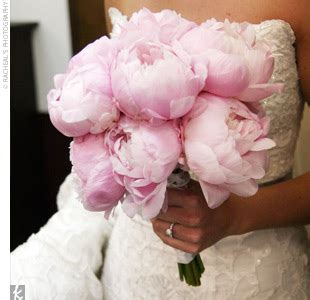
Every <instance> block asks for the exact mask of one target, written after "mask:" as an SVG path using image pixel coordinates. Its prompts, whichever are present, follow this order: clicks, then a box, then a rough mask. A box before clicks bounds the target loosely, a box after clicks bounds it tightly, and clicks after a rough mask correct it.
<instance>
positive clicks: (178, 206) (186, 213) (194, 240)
mask: <svg viewBox="0 0 310 300" xmlns="http://www.w3.org/2000/svg"><path fill="white" fill-rule="evenodd" d="M167 193H168V210H167V212H166V213H160V214H159V215H158V216H156V217H155V218H153V219H152V220H151V222H152V224H153V230H154V232H155V233H156V234H157V235H158V236H159V237H160V239H161V240H162V241H163V242H164V243H165V244H167V245H169V246H171V247H174V248H177V249H180V250H182V251H185V252H188V253H193V254H198V253H199V252H201V251H202V250H204V249H206V248H208V247H210V246H212V245H213V244H215V243H216V242H217V241H219V240H220V239H222V238H224V237H225V236H228V235H232V234H235V224H234V222H235V220H234V218H233V214H232V210H231V208H230V207H229V205H227V204H226V203H227V202H228V201H226V202H225V203H224V204H222V205H221V206H220V207H218V208H216V209H210V208H209V207H208V205H207V203H206V200H205V198H204V196H203V194H202V192H201V189H200V186H199V184H198V183H197V182H192V183H191V185H190V188H188V189H184V190H178V189H167ZM172 222H173V223H175V225H174V227H173V236H174V238H171V237H169V236H167V235H166V229H167V228H169V226H170V224H171V223H172Z"/></svg>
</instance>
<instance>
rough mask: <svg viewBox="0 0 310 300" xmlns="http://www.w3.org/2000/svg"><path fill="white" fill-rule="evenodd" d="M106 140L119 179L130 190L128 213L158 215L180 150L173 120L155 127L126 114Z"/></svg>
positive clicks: (126, 209)
mask: <svg viewBox="0 0 310 300" xmlns="http://www.w3.org/2000/svg"><path fill="white" fill-rule="evenodd" d="M105 143H106V145H107V147H108V148H109V149H110V151H111V161H112V165H113V170H114V172H115V175H116V176H117V177H118V182H119V183H121V184H122V185H124V186H125V188H126V190H127V191H128V193H129V195H128V196H127V198H126V199H125V200H124V202H123V209H124V211H125V212H126V214H127V215H128V216H130V217H132V216H134V215H135V214H136V213H141V215H142V216H143V217H144V218H145V219H150V218H153V217H155V216H156V215H157V214H158V213H159V211H160V209H161V208H162V207H163V205H164V200H165V191H166V185H167V178H168V176H169V175H170V174H171V173H172V171H173V170H174V168H175V166H176V165H177V162H178V158H179V156H180V154H181V144H180V140H179V130H178V128H177V127H176V125H175V124H174V122H172V121H170V122H165V123H163V124H162V125H160V126H157V127H154V126H150V125H148V124H146V123H142V122H138V121H134V120H131V119H129V118H127V117H123V118H121V119H120V122H119V124H118V125H117V126H115V128H114V129H112V130H110V131H109V132H108V134H107V136H106V139H105Z"/></svg>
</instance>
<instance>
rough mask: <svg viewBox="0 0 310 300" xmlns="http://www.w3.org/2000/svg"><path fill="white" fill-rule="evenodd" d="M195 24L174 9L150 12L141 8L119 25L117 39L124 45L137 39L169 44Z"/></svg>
mask: <svg viewBox="0 0 310 300" xmlns="http://www.w3.org/2000/svg"><path fill="white" fill-rule="evenodd" d="M196 26H197V24H195V23H194V22H190V21H188V20H186V19H184V18H182V17H181V16H180V15H179V14H177V13H176V12H175V11H172V10H169V9H165V10H162V11H161V12H159V13H152V12H151V11H150V10H148V9H147V8H143V9H141V10H139V11H138V12H135V13H133V15H132V17H131V18H130V20H129V21H128V22H126V23H125V24H124V25H123V26H121V33H120V35H119V37H118V40H119V41H120V43H121V44H122V45H125V46H128V45H130V44H131V43H134V42H136V41H137V40H144V41H151V42H156V43H164V44H171V43H173V41H174V40H178V39H180V38H181V37H182V36H183V35H184V34H185V33H186V32H187V31H189V30H191V29H192V28H194V27H196Z"/></svg>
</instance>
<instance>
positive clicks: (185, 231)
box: [152, 219, 204, 252]
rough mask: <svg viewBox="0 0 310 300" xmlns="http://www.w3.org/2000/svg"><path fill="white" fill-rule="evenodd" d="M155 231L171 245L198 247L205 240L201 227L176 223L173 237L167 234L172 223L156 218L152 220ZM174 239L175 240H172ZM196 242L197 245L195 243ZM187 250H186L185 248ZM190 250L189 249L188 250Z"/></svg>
mask: <svg viewBox="0 0 310 300" xmlns="http://www.w3.org/2000/svg"><path fill="white" fill-rule="evenodd" d="M152 224H153V230H154V232H155V233H156V234H157V235H158V236H159V237H160V238H161V239H162V240H163V241H164V242H168V243H169V245H171V243H173V245H171V246H172V247H174V245H176V244H177V245H179V246H181V245H182V246H183V247H195V249H196V247H197V244H199V243H201V242H202V241H203V235H204V233H203V232H202V229H201V228H193V227H186V226H183V225H181V224H177V223H176V224H174V226H173V230H172V231H173V237H174V238H171V237H169V236H167V235H166V230H167V229H168V228H169V227H170V224H171V223H168V222H165V221H162V220H160V219H155V220H153V221H152ZM172 240H174V241H172ZM195 244H196V245H195ZM181 250H183V249H181ZM184 251H186V250H184ZM187 252H188V251H187Z"/></svg>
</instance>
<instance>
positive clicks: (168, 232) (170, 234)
mask: <svg viewBox="0 0 310 300" xmlns="http://www.w3.org/2000/svg"><path fill="white" fill-rule="evenodd" d="M173 226H174V223H171V224H170V227H169V228H168V229H166V235H167V236H169V237H171V238H173V231H172V230H173Z"/></svg>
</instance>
